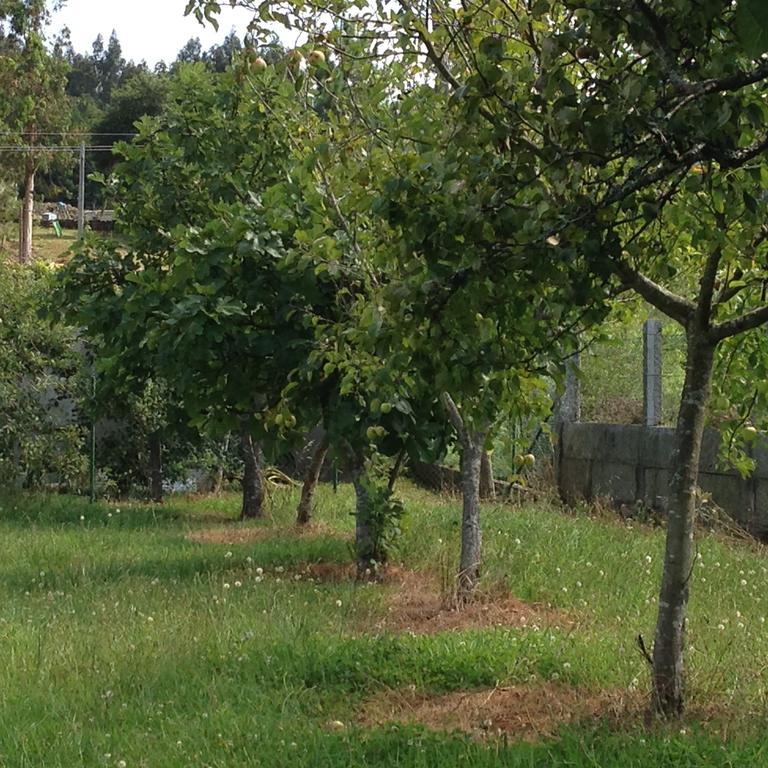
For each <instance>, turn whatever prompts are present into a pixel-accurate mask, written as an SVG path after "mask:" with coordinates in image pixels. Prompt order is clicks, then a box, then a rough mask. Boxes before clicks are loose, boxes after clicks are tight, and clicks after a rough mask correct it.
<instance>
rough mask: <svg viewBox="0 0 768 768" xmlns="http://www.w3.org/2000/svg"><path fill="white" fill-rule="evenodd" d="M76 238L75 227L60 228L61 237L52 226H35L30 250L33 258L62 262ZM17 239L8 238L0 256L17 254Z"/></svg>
mask: <svg viewBox="0 0 768 768" xmlns="http://www.w3.org/2000/svg"><path fill="white" fill-rule="evenodd" d="M76 240H77V230H76V229H64V230H62V233H61V237H57V236H56V233H55V232H54V230H53V228H51V227H41V226H35V227H34V228H33V230H32V252H33V254H34V258H35V259H37V260H38V261H44V262H46V263H49V264H51V263H54V264H62V263H64V262H65V261H66V259H67V251H68V250H69V248H70V247H71V246H72V245H74V243H75V242H76ZM18 250H19V243H18V240H8V241H7V242H6V243H5V248H4V250H0V256H2V255H3V254H5V256H6V257H11V258H14V257H16V256H18Z"/></svg>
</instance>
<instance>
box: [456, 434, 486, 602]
mask: <svg viewBox="0 0 768 768" xmlns="http://www.w3.org/2000/svg"><path fill="white" fill-rule="evenodd" d="M483 439H484V436H483V435H482V434H480V433H477V432H471V431H469V430H467V429H465V430H464V435H463V436H462V440H461V493H462V500H463V508H462V512H461V558H460V560H459V574H458V581H457V590H456V600H457V602H458V603H459V604H460V605H466V604H467V603H469V602H471V601H472V598H473V597H474V594H475V590H476V589H477V585H478V582H479V581H480V561H481V556H482V544H483V534H482V529H481V527H480V467H481V464H482V455H483Z"/></svg>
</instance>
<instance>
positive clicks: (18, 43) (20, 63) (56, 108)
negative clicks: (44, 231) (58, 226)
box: [0, 0, 70, 263]
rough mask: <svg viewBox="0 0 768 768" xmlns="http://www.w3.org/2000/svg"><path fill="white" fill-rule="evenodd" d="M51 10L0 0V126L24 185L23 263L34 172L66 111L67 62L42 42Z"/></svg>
mask: <svg viewBox="0 0 768 768" xmlns="http://www.w3.org/2000/svg"><path fill="white" fill-rule="evenodd" d="M50 5H52V7H55V6H56V5H57V4H56V3H53V4H50ZM49 10H50V9H49V3H48V2H47V0H0V30H1V31H2V32H3V36H2V38H0V54H1V55H0V91H2V93H3V98H2V99H0V126H3V129H4V131H6V132H7V134H8V135H7V139H6V140H4V141H3V143H4V144H9V145H13V146H14V149H11V150H6V157H5V160H6V164H7V165H10V166H11V167H13V168H14V169H15V170H16V169H18V171H19V176H20V180H21V186H22V189H23V193H22V209H21V226H20V237H19V261H21V262H22V263H27V262H29V261H30V260H31V259H32V222H33V216H34V195H35V175H36V174H37V171H38V168H39V167H40V165H41V163H45V162H48V161H49V160H50V152H46V151H45V145H55V144H56V143H57V142H60V141H61V135H52V132H60V131H62V130H63V129H65V128H66V127H67V123H68V121H69V116H70V115H69V107H68V100H67V96H66V93H65V87H66V62H65V61H64V59H63V58H61V57H60V56H57V55H54V54H52V53H51V52H50V51H49V50H48V49H47V47H46V41H45V31H46V24H47V23H48V20H49ZM16 147H17V149H16ZM9 158H10V162H8V159H9Z"/></svg>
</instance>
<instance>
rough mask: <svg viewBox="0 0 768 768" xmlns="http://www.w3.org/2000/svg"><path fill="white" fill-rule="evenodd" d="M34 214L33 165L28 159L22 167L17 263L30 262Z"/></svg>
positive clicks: (31, 160)
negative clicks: (22, 189)
mask: <svg viewBox="0 0 768 768" xmlns="http://www.w3.org/2000/svg"><path fill="white" fill-rule="evenodd" d="M34 214H35V163H34V160H33V159H32V158H29V159H28V160H27V162H26V164H25V166H24V197H23V199H22V204H21V224H20V227H19V261H20V262H21V263H22V264H29V263H30V262H31V261H32V223H33V220H34Z"/></svg>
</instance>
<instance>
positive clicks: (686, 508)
mask: <svg viewBox="0 0 768 768" xmlns="http://www.w3.org/2000/svg"><path fill="white" fill-rule="evenodd" d="M687 344H688V349H687V358H686V369H685V383H684V385H683V393H682V397H681V401H680V411H679V413H678V417H677V426H676V429H675V444H674V453H673V458H672V466H673V467H675V468H676V469H675V472H674V474H673V475H672V477H671V479H670V485H669V519H668V523H667V539H666V551H665V555H664V574H663V577H662V584H661V592H660V594H659V612H658V618H657V623H656V634H655V639H654V646H653V693H652V696H653V699H652V705H653V709H654V710H655V711H656V712H657V713H659V714H661V715H663V716H665V717H670V716H675V715H678V714H680V713H681V712H682V711H683V705H684V673H683V672H684V670H683V650H684V643H685V623H686V613H687V607H688V594H689V587H690V583H689V582H690V578H691V572H692V561H693V528H694V519H695V513H696V488H697V483H698V476H699V458H700V455H701V443H702V437H703V434H704V423H705V419H706V411H707V405H708V403H709V397H710V391H711V379H712V365H713V359H714V351H715V344H714V343H713V342H712V341H710V339H709V338H708V337H707V333H706V329H705V328H702V327H700V326H698V324H693V323H692V324H691V326H689V328H688V330H687Z"/></svg>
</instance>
